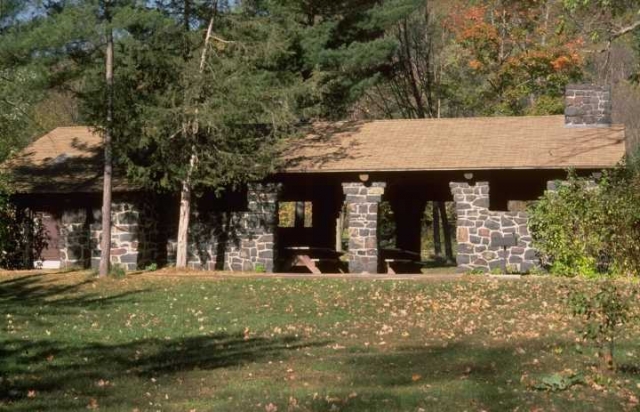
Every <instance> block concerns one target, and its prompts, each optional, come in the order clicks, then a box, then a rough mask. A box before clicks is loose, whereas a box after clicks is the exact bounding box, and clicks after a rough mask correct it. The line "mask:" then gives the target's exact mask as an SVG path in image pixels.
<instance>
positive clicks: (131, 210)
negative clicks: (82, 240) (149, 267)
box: [91, 202, 140, 270]
mask: <svg viewBox="0 0 640 412" xmlns="http://www.w3.org/2000/svg"><path fill="white" fill-rule="evenodd" d="M94 217H95V219H94V222H95V223H93V224H92V225H91V237H92V239H93V242H95V244H96V247H95V249H94V252H93V258H92V259H91V266H92V267H94V268H97V267H98V265H99V264H100V252H101V250H102V249H101V247H100V242H101V239H102V223H101V222H102V213H101V211H99V210H96V211H95V212H94ZM139 219H140V210H139V207H138V206H137V205H136V204H134V203H132V202H121V203H114V204H112V205H111V264H112V265H119V266H121V267H122V268H124V269H126V270H136V269H140V268H139V267H138V254H139V250H138V248H139V240H138V232H139V230H138V229H139V227H138V226H139Z"/></svg>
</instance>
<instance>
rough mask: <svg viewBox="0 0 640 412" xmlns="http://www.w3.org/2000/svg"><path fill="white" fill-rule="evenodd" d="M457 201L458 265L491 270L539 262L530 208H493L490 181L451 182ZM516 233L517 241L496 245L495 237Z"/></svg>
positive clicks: (517, 268) (523, 268) (521, 267)
mask: <svg viewBox="0 0 640 412" xmlns="http://www.w3.org/2000/svg"><path fill="white" fill-rule="evenodd" d="M450 188H451V193H452V194H453V199H454V201H455V205H456V215H457V230H456V238H457V243H458V254H457V257H456V260H457V264H458V268H459V269H460V270H462V271H469V270H474V269H480V270H483V271H490V270H492V269H496V268H498V269H500V268H503V266H504V265H505V264H506V266H507V268H509V269H511V270H513V271H517V272H523V273H524V272H528V271H529V270H531V269H532V268H534V267H536V266H539V259H538V256H537V252H536V250H535V249H533V248H532V246H531V243H532V239H531V236H530V234H529V228H528V226H527V224H528V216H527V213H526V212H495V211H490V210H489V183H488V182H477V183H476V184H475V186H470V185H469V184H468V183H457V182H452V183H450ZM505 236H515V237H516V245H515V246H511V247H507V248H506V251H505V250H504V248H503V247H500V246H496V245H495V243H496V242H495V241H496V240H497V239H499V238H503V237H505Z"/></svg>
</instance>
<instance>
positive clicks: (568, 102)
mask: <svg viewBox="0 0 640 412" xmlns="http://www.w3.org/2000/svg"><path fill="white" fill-rule="evenodd" d="M564 114H565V124H566V125H567V126H576V127H588V126H591V127H593V126H609V125H611V87H610V86H594V85H589V84H570V85H568V86H567V89H566V95H565V109H564Z"/></svg>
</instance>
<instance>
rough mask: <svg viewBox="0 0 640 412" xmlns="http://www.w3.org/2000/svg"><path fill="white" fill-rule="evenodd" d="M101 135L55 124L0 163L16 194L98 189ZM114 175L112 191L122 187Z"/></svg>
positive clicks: (122, 181)
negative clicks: (51, 128)
mask: <svg viewBox="0 0 640 412" xmlns="http://www.w3.org/2000/svg"><path fill="white" fill-rule="evenodd" d="M103 164H104V163H103V151H102V137H101V135H100V134H99V133H98V132H96V131H95V130H94V129H92V128H89V127H85V126H74V127H58V128H57V129H54V130H53V131H51V132H49V133H47V134H45V135H44V136H42V137H40V138H39V139H38V140H36V141H34V142H33V143H31V144H30V145H29V146H27V147H26V148H24V149H23V150H21V151H20V152H19V153H17V154H16V155H15V156H13V157H11V159H9V160H8V161H7V162H5V163H4V164H3V165H2V168H3V169H6V170H9V171H10V173H11V174H12V176H13V180H14V188H15V190H16V191H17V192H18V193H34V192H36V193H72V192H96V191H100V190H102V173H103V169H102V166H103ZM125 183H126V182H125V181H124V180H123V179H117V178H116V177H114V186H113V187H114V190H126V185H125Z"/></svg>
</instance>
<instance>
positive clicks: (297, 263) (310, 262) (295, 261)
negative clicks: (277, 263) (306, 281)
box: [283, 246, 343, 275]
mask: <svg viewBox="0 0 640 412" xmlns="http://www.w3.org/2000/svg"><path fill="white" fill-rule="evenodd" d="M283 255H284V256H283V260H284V270H285V271H287V270H291V268H293V267H306V268H307V269H309V271H310V272H311V273H313V274H315V275H319V274H322V271H321V270H320V268H318V265H317V264H318V263H330V264H335V265H339V264H340V256H342V255H343V253H342V252H338V251H336V250H333V249H329V248H322V247H313V246H289V247H285V248H284V250H283Z"/></svg>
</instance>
